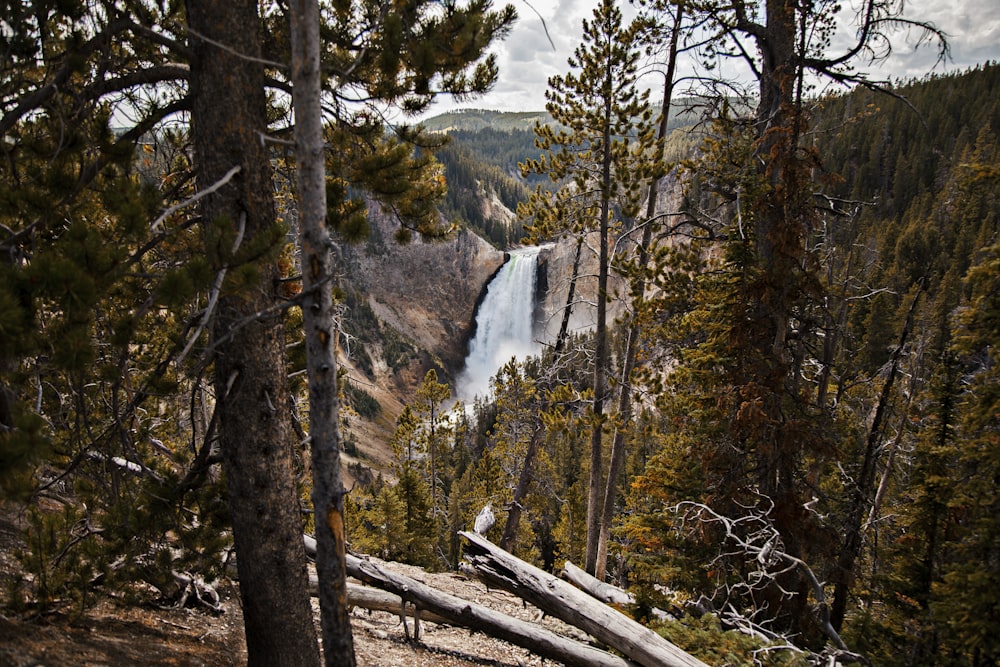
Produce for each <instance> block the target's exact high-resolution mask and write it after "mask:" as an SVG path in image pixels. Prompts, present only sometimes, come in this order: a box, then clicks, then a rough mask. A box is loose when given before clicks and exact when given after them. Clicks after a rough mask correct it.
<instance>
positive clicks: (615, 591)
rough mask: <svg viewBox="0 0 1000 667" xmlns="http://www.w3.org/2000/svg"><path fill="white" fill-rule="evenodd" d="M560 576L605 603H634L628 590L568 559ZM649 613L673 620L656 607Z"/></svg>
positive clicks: (628, 604) (624, 604)
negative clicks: (602, 578)
mask: <svg viewBox="0 0 1000 667" xmlns="http://www.w3.org/2000/svg"><path fill="white" fill-rule="evenodd" d="M562 578H563V579H565V580H566V581H568V582H569V583H571V584H573V585H574V586H576V587H577V588H579V589H580V590H581V591H583V592H584V593H586V594H587V595H589V596H591V597H593V598H596V599H598V600H600V601H601V602H604V603H606V604H611V605H621V606H623V607H627V606H630V605H634V604H636V600H635V596H634V595H632V594H631V593H629V592H628V591H623V590H622V589H620V588H618V587H617V586H612V585H611V584H609V583H607V582H604V581H601V580H600V579H598V578H597V577H595V576H593V575H591V574H590V573H588V572H587V571H586V570H584V569H582V568H579V567H577V566H576V565H573V563H571V562H570V561H566V563H565V564H564V565H563V569H562ZM651 613H652V614H653V616H656V617H657V618H658V619H660V620H673V617H672V616H671V615H670V614H669V613H667V612H665V611H663V610H662V609H658V608H656V607H654V608H653V609H652V610H651Z"/></svg>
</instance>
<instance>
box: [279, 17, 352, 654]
mask: <svg viewBox="0 0 1000 667" xmlns="http://www.w3.org/2000/svg"><path fill="white" fill-rule="evenodd" d="M289 18H290V23H291V42H292V83H293V86H294V87H293V89H292V103H293V106H294V108H295V164H296V177H297V181H298V205H299V238H300V241H301V254H302V287H303V301H302V318H303V323H304V328H305V337H306V369H307V375H308V379H309V442H310V447H311V452H312V473H313V491H312V502H313V508H314V510H315V514H314V516H315V523H316V541H317V547H318V548H317V554H316V571H317V573H318V576H319V584H320V585H319V602H320V619H321V627H322V634H323V655H324V660H325V663H326V665H328V667H333V666H334V665H338V666H341V665H342V666H344V667H353V666H354V664H355V657H354V639H353V636H352V634H351V620H350V616H349V614H348V610H347V572H346V568H345V564H344V563H345V558H346V543H345V540H344V487H343V482H342V481H341V476H340V430H339V426H338V424H339V417H338V413H339V404H338V401H339V398H338V393H337V390H338V388H337V360H336V356H335V355H336V353H335V344H334V342H335V338H336V329H335V313H334V310H333V296H332V294H331V291H330V285H329V284H328V282H329V280H330V277H331V276H332V275H333V273H332V259H331V255H330V245H331V240H330V234H329V232H328V231H327V229H326V173H325V168H324V166H325V161H324V151H323V126H322V111H321V108H320V72H319V67H320V62H319V61H320V58H319V51H320V45H319V20H320V17H319V3H318V2H317V0H293V1H292V2H291V3H290V4H289Z"/></svg>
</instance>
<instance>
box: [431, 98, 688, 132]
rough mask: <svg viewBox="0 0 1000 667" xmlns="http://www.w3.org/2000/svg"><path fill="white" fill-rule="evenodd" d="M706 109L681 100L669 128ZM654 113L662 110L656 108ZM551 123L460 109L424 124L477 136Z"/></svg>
mask: <svg viewBox="0 0 1000 667" xmlns="http://www.w3.org/2000/svg"><path fill="white" fill-rule="evenodd" d="M703 106H704V105H703V104H702V103H701V102H700V101H699V100H697V99H695V98H681V99H678V100H677V101H676V102H674V103H673V104H672V105H671V108H670V121H669V128H670V129H676V128H679V127H687V126H689V125H693V124H695V123H696V122H698V120H699V119H700V118H699V115H700V111H698V110H699V109H701V108H702V107H703ZM653 109H654V111H658V110H659V106H654V107H653ZM536 122H540V123H550V122H552V117H551V116H549V114H548V112H546V111H489V110H486V109H461V110H459V111H449V112H447V113H443V114H441V115H439V116H433V117H431V118H428V119H427V120H425V121H423V123H422V124H423V126H424V127H425V128H427V129H428V130H430V131H431V132H449V133H450V132H454V131H458V130H461V131H465V132H477V131H479V130H484V129H489V130H494V131H498V132H511V131H514V130H528V131H531V130H532V129H534V127H535V123H536Z"/></svg>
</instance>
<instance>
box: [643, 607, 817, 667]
mask: <svg viewBox="0 0 1000 667" xmlns="http://www.w3.org/2000/svg"><path fill="white" fill-rule="evenodd" d="M656 631H657V632H658V633H659V634H660V635H661V636H663V637H664V638H666V639H667V640H668V641H670V642H671V643H673V644H676V645H677V646H678V647H679V648H680V649H681V650H683V651H686V652H687V653H690V654H691V655H693V656H694V657H695V658H698V659H699V660H701V661H702V662H704V663H706V664H709V665H730V666H732V667H736V666H738V665H746V666H747V667H750V666H754V667H756V666H757V665H772V666H774V667H777V666H778V665H782V666H784V667H805V666H806V665H809V664H811V663H810V661H809V660H808V659H807V657H806V656H805V655H804V654H802V653H798V652H796V651H794V650H790V649H789V647H788V645H787V644H784V645H783V644H780V643H771V644H768V643H763V642H762V641H761V640H760V639H758V638H756V637H753V636H751V635H748V634H745V633H742V632H739V631H737V630H724V629H723V628H722V624H721V623H720V622H719V619H718V617H716V616H715V615H713V614H705V615H704V616H701V617H700V618H692V617H690V616H688V617H685V618H683V619H682V620H679V621H671V622H669V623H664V624H662V625H659V626H657V627H656Z"/></svg>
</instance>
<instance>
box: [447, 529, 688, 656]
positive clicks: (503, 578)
mask: <svg viewBox="0 0 1000 667" xmlns="http://www.w3.org/2000/svg"><path fill="white" fill-rule="evenodd" d="M459 534H460V535H461V536H462V537H464V538H465V539H466V540H468V544H467V545H466V549H465V555H466V558H467V559H468V560H469V562H470V563H471V564H472V566H473V568H474V569H475V572H476V574H477V575H478V576H479V578H480V579H482V580H483V581H484V582H485V583H486V584H487V585H488V586H492V587H494V588H500V589H503V590H506V591H509V592H511V593H513V594H514V595H517V596H518V597H520V598H522V599H524V600H526V601H528V602H530V603H531V604H533V605H535V606H536V607H538V608H539V609H541V610H542V611H544V612H545V613H547V614H549V615H550V616H554V617H556V618H558V619H560V620H562V621H565V622H566V623H569V624H570V625H573V626H576V627H578V628H580V629H581V630H583V631H584V632H586V633H588V634H590V635H592V636H593V637H595V638H596V639H598V640H600V641H602V642H604V643H605V644H607V645H608V646H612V647H614V648H615V649H617V650H619V651H621V652H622V653H623V654H624V655H625V656H627V657H629V658H631V659H632V660H635V661H636V662H638V663H639V664H641V665H644V666H645V667H664V666H666V667H708V666H707V665H706V664H705V663H703V662H702V661H700V660H698V659H697V658H695V657H694V656H692V655H689V654H687V653H685V652H684V651H682V650H681V649H679V648H678V647H677V646H674V645H673V644H671V643H670V642H668V641H667V640H666V639H664V638H663V637H661V636H660V635H658V634H656V633H655V632H653V631H652V630H650V629H649V628H647V627H645V626H643V625H640V624H639V623H636V622H635V621H633V620H632V619H630V618H629V617H628V616H625V615H624V614H622V613H621V612H619V611H617V610H615V609H612V608H611V607H609V606H607V605H606V604H603V603H601V602H599V601H597V600H595V599H594V598H592V597H590V596H589V595H587V594H586V593H584V592H583V591H581V590H578V589H576V588H574V587H573V586H572V585H570V584H568V583H566V582H565V581H562V580H561V579H558V578H556V577H554V576H552V575H551V574H548V573H547V572H544V571H542V570H540V569H538V568H537V567H535V566H533V565H531V564H529V563H525V562H524V561H522V560H521V559H519V558H517V557H515V556H512V555H511V554H509V553H507V552H506V551H504V550H502V549H500V547H498V546H496V545H495V544H493V543H492V542H490V541H489V540H487V539H485V538H484V537H482V536H481V535H477V534H475V533H469V532H466V531H461V532H460V533H459Z"/></svg>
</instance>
